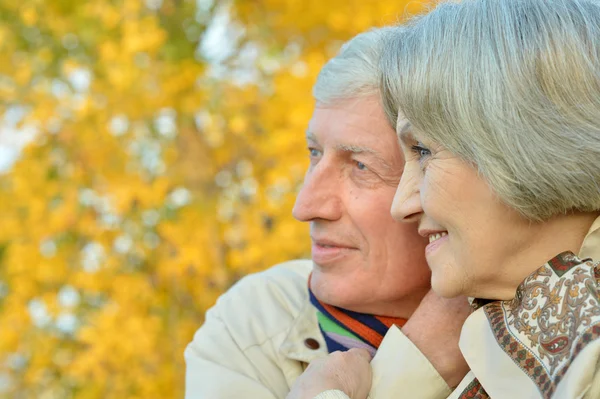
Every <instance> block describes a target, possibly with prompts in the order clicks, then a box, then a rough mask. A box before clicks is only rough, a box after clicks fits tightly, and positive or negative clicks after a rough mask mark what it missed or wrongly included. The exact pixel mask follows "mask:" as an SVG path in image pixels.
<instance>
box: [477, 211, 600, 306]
mask: <svg viewBox="0 0 600 399" xmlns="http://www.w3.org/2000/svg"><path fill="white" fill-rule="evenodd" d="M598 216H600V214H599V213H598V212H594V213H591V212H590V213H583V212H578V213H571V214H568V215H561V216H555V217H553V218H552V219H550V220H547V221H544V222H541V223H536V224H535V225H532V228H534V229H536V230H537V231H536V234H535V236H534V237H535V239H534V240H532V241H531V242H528V243H527V245H525V246H524V247H523V248H522V249H521V250H520V251H518V252H516V253H515V254H514V255H512V256H511V257H508V258H507V259H506V260H505V261H503V262H502V264H499V265H495V267H496V273H493V275H492V276H490V279H489V282H488V283H487V284H486V283H485V282H484V283H483V284H481V286H480V291H481V292H480V293H479V295H477V297H480V298H486V299H501V300H510V299H512V298H514V296H515V293H516V290H517V288H518V286H519V284H521V282H523V280H524V279H525V278H527V277H528V276H529V275H530V274H532V273H533V272H535V271H536V270H537V269H539V268H540V267H542V266H543V265H544V263H546V262H548V261H549V260H550V259H552V258H554V257H555V256H556V255H558V254H560V253H561V252H564V251H571V252H573V253H574V254H575V255H578V254H579V250H580V248H581V245H582V243H583V240H584V238H585V236H586V234H587V233H588V231H589V229H590V227H591V226H592V224H593V223H594V220H596V218H598ZM478 291H479V290H478Z"/></svg>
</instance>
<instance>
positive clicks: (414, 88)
mask: <svg viewBox="0 0 600 399" xmlns="http://www.w3.org/2000/svg"><path fill="white" fill-rule="evenodd" d="M366 35H367V36H365V37H377V39H376V41H375V43H377V45H373V42H371V45H370V46H368V47H367V48H368V49H369V52H370V53H371V54H372V55H373V57H372V58H371V61H370V65H371V66H372V68H373V69H374V70H375V71H376V72H375V74H376V75H378V76H379V74H380V75H381V76H380V78H381V79H374V80H371V81H370V82H374V83H373V84H371V85H366V86H364V87H361V84H346V85H344V84H342V85H338V86H336V85H326V86H325V87H326V88H327V89H326V90H324V91H323V93H327V94H323V97H322V98H319V96H320V94H319V90H318V89H317V88H318V87H319V82H317V87H316V88H315V94H316V96H317V107H316V110H315V114H314V116H313V120H312V121H311V123H310V125H309V134H308V142H309V151H310V157H311V166H310V168H309V171H308V173H307V181H306V185H305V187H304V189H303V192H301V193H300V195H299V197H298V203H297V205H296V208H295V216H296V217H297V218H299V219H301V220H306V221H310V222H311V234H312V236H313V261H314V264H315V265H314V269H313V272H312V275H311V277H310V285H309V286H308V288H310V289H308V288H307V287H306V285H308V284H307V283H306V279H308V278H309V277H308V273H309V270H307V271H306V272H305V274H304V275H303V279H304V280H302V279H298V284H297V285H298V287H299V288H298V289H299V291H298V293H299V294H298V296H297V297H296V299H294V300H290V302H292V303H293V304H294V305H295V306H297V307H294V306H291V305H289V304H287V303H286V304H285V306H286V310H287V311H290V314H292V313H294V309H298V308H302V309H308V313H310V314H312V315H313V316H311V317H313V319H312V323H313V324H312V325H313V330H310V329H309V328H308V326H309V324H310V323H307V324H306V326H307V328H306V330H305V331H306V332H307V333H308V335H312V334H315V335H314V338H313V339H314V340H315V345H314V346H316V345H320V346H321V348H320V349H323V347H324V346H326V347H327V349H328V350H327V351H329V352H332V351H335V350H336V349H342V350H346V349H350V348H352V349H350V350H348V351H344V352H335V353H333V354H331V355H328V356H325V357H322V356H314V357H313V358H312V359H304V360H313V361H312V362H311V364H310V366H309V367H308V368H307V369H306V371H304V373H302V374H301V373H300V372H297V373H286V372H285V369H284V368H283V367H280V368H279V370H281V373H283V374H285V375H286V376H291V378H290V377H286V378H287V379H286V380H285V381H286V383H288V386H284V384H281V385H282V388H281V391H275V390H274V389H272V388H271V387H270V386H268V382H267V380H268V378H266V377H265V375H264V374H261V370H262V366H263V364H265V363H267V361H262V362H260V361H258V362H256V363H254V374H252V373H249V372H248V373H247V374H246V375H244V377H245V378H246V379H245V381H248V382H249V383H250V382H252V384H255V385H256V386H261V387H267V388H266V389H267V390H268V391H265V392H271V394H272V396H267V394H266V393H265V394H262V396H261V393H259V391H255V392H256V393H255V394H254V393H252V392H251V391H246V392H242V391H240V392H239V396H235V395H234V396H227V394H226V393H225V394H223V395H221V396H219V395H218V393H220V392H226V391H225V390H221V391H219V389H221V388H218V387H216V385H218V383H215V385H213V387H215V388H214V390H213V391H204V392H208V394H207V396H204V393H203V391H201V390H198V391H197V392H199V395H198V396H194V394H195V392H193V391H191V390H190V388H189V387H190V386H192V384H194V381H195V380H196V379H201V378H202V377H201V376H199V374H201V371H202V369H196V371H195V372H194V369H193V368H192V367H191V366H193V365H194V363H193V362H200V361H201V360H200V359H206V356H204V355H203V354H202V351H203V350H204V352H207V351H208V349H202V348H204V347H205V346H207V345H208V344H209V342H208V341H207V340H206V339H205V341H204V342H202V341H201V340H202V339H203V337H206V336H207V335H206V332H203V329H206V328H207V326H208V325H209V323H211V318H210V317H207V323H206V325H205V326H204V327H202V328H201V329H200V330H199V332H198V334H197V335H196V338H195V341H194V342H193V343H192V344H191V345H190V348H188V351H187V353H186V355H187V359H188V376H187V377H188V379H187V381H188V396H189V397H215V398H219V397H256V398H260V397H285V395H286V394H287V395H288V397H289V398H313V397H318V398H348V397H349V398H353V399H360V398H366V397H367V395H368V394H369V392H370V397H371V398H376V397H381V398H393V397H394V398H395V397H408V398H444V397H450V398H486V397H493V398H597V397H600V374H599V373H598V371H599V370H600V368H599V364H600V363H599V362H600V339H598V338H600V297H599V292H600V285H599V279H600V267H598V265H597V263H594V261H593V260H590V259H586V258H588V257H589V258H592V259H600V220H599V219H598V217H599V216H600V5H599V4H598V2H596V1H594V0H465V1H464V2H462V3H457V4H454V3H451V4H442V5H440V6H438V7H437V8H436V9H435V10H434V11H433V12H432V13H430V14H428V15H427V16H424V17H421V18H419V19H415V20H413V21H411V22H410V23H409V24H407V26H405V27H401V28H390V29H384V30H380V31H373V32H370V33H367V34H366ZM368 35H370V36H368ZM357 39H358V38H357ZM357 39H355V40H357ZM351 45H352V42H350V45H349V46H348V47H347V48H346V49H345V50H344V51H343V52H342V53H341V54H340V56H338V58H343V55H344V52H348V51H350V50H351ZM350 54H354V53H352V52H351V51H350V53H349V54H348V55H350ZM357 54H359V55H358V57H357V59H362V60H364V59H365V57H363V54H364V53H362V54H361V53H360V52H359V53H357ZM334 61H335V59H334V60H333V61H332V62H331V63H330V64H328V66H331V67H334V66H335V64H336V63H335V62H334ZM355 64H357V63H356V62H351V65H353V66H356V65H355ZM326 70H327V66H326V67H325V68H324V72H323V74H322V76H323V78H327V77H328V75H327V74H326V73H325V72H326ZM356 71H362V69H359V68H357V69H355V70H352V71H349V70H348V69H347V68H346V67H342V69H340V70H338V71H337V72H335V70H334V72H333V75H336V76H337V75H341V76H352V78H351V79H350V82H352V83H356V76H357V75H356V74H355V73H353V72H356ZM360 74H361V75H362V76H365V75H367V74H365V73H363V72H361V73H360ZM330 88H331V89H330ZM331 93H335V94H333V95H331ZM337 93H340V94H337ZM348 93H352V94H351V95H348ZM379 97H381V98H382V100H381V102H380V100H379ZM380 104H383V105H384V109H385V113H386V115H387V116H388V119H389V120H390V121H392V122H393V123H394V124H395V125H396V130H397V133H398V136H399V139H400V148H401V150H398V152H395V151H396V149H397V147H395V146H394V149H392V148H390V147H392V144H396V143H397V142H396V141H395V138H394V139H393V140H392V139H390V140H387V141H386V140H385V137H388V136H386V134H385V133H384V132H386V130H385V129H383V128H384V127H387V126H386V125H385V124H384V123H383V124H380V125H378V124H377V123H376V122H375V121H376V120H379V121H384V120H385V118H384V116H383V115H384V114H383V113H382V108H381V105H380ZM327 122H329V123H327ZM338 127H339V128H338ZM388 129H389V128H388ZM387 131H389V130H387ZM342 132H343V133H344V134H342ZM391 134H392V137H395V136H393V131H392V132H391ZM375 137H376V139H375ZM392 141H393V143H392ZM380 143H381V145H380ZM401 171H403V172H402V173H401V176H400V173H399V172H401ZM394 172H396V173H398V174H397V175H395V174H394ZM398 180H400V182H399V184H398ZM396 187H397V190H396ZM388 188H391V189H388ZM394 191H395V192H396V193H395V197H394V200H393V204H392V201H391V198H392V197H393V195H394V194H393V192H394ZM389 192H392V194H388V193H389ZM385 194H388V196H387V197H386V196H385ZM383 198H385V199H386V200H385V201H384V200H383ZM363 201H364V202H363ZM366 203H368V204H370V205H371V206H370V207H369V206H367V205H365V204H366ZM361 205H363V207H362V208H361ZM383 206H387V208H386V212H387V211H388V210H389V208H390V206H391V209H392V214H393V215H394V218H395V219H396V220H397V221H398V224H394V222H392V221H391V220H388V221H387V223H388V224H386V225H385V229H384V227H383V226H384V224H383V223H384V221H385V220H387V219H385V218H384V213H383V210H382V209H381V207H383ZM365 210H366V211H365ZM378 226H381V227H380V228H378ZM411 229H412V230H411ZM415 230H416V231H417V232H418V234H419V236H421V237H424V239H426V240H427V242H426V243H423V241H419V239H418V238H415V236H414V231H415ZM387 234H389V236H388V235H387ZM328 235H330V237H329V238H328V237H327V236H328ZM402 243H406V244H405V246H404V247H402ZM423 255H424V256H425V257H426V260H427V263H428V265H429V268H430V270H431V285H432V288H433V291H434V292H435V294H437V295H439V296H442V297H448V298H458V299H452V300H449V301H448V302H442V301H443V300H442V299H439V297H437V296H435V294H432V293H428V294H426V295H425V296H423V295H424V293H425V291H426V289H427V284H426V283H423V284H421V285H420V284H419V281H420V280H419V279H421V278H422V277H423V276H425V277H427V269H425V272H423V270H424V269H423V268H422V266H423V263H422V258H421V257H422V256H423ZM346 261H347V263H346ZM283 267H284V266H280V267H279V268H283ZM279 268H275V269H273V270H272V271H268V272H265V273H263V274H262V275H258V276H255V277H252V278H249V279H248V280H246V281H250V279H253V280H254V281H257V283H256V285H255V286H253V287H252V286H250V285H251V284H250V283H248V282H241V283H240V284H238V287H236V288H234V289H232V291H230V293H228V294H226V295H225V296H224V297H223V298H222V300H221V301H220V302H219V303H218V304H217V306H216V308H215V310H213V313H214V314H216V313H217V309H219V307H221V308H222V309H223V312H232V311H234V308H235V306H230V307H229V308H224V306H223V304H224V303H226V302H227V301H228V300H227V298H231V297H232V296H233V295H235V294H234V292H235V291H236V290H241V289H242V286H244V287H248V286H250V287H249V288H248V291H251V292H252V290H255V292H256V293H258V291H259V290H265V285H266V284H267V283H263V282H264V281H267V282H273V284H275V285H277V284H279V282H280V281H283V280H285V278H280V277H279V275H280V274H277V273H278V272H276V271H275V270H279ZM291 269H292V268H291V267H288V268H287V269H286V270H291ZM421 273H422V274H421ZM276 274H277V277H271V276H275V275H276ZM390 279H393V280H394V281H389V280H390ZM286 281H287V280H286ZM289 281H291V279H289ZM302 281H303V282H304V284H303V283H302ZM261 284H263V285H261ZM391 287H396V288H395V289H392V288H391ZM302 288H304V289H305V290H307V291H308V294H305V295H304V296H302V295H300V290H302ZM269 292H272V294H271V295H270V296H269V298H265V303H279V304H282V303H283V302H285V301H286V300H288V299H289V298H292V295H291V294H290V290H287V289H286V288H285V287H284V288H282V290H280V291H279V290H277V289H275V288H273V289H269ZM248 295H249V294H248ZM464 296H468V297H471V298H472V299H473V307H474V309H475V310H474V311H473V312H472V313H471V314H470V315H469V316H468V318H467V319H466V321H464V316H465V312H464V308H463V307H462V306H463V304H462V303H461V298H463V297H464ZM421 298H424V299H423V300H422V302H421V304H420V305H418V301H419V300H420V299H421ZM430 298H434V299H435V301H434V300H431V301H429V299H430ZM415 299H416V300H415ZM230 301H233V300H230ZM241 301H243V299H241V300H240V301H239V302H241ZM308 301H310V303H311V304H312V307H304V306H305V305H306V303H308ZM436 301H437V305H438V306H433V305H431V303H432V302H436ZM440 303H443V305H444V306H439V304H440ZM240 306H241V305H240ZM246 306H248V307H253V306H264V303H249V304H246ZM281 306H284V305H281ZM445 307H446V308H447V309H453V312H454V314H452V315H451V316H452V317H446V319H438V320H437V321H432V320H430V319H429V320H428V318H427V317H424V316H423V315H431V312H432V311H435V310H438V311H439V312H438V313H439V314H446V316H448V315H449V312H450V311H449V310H444V308H445ZM440 309H441V310H440ZM262 310H263V312H265V313H266V312H269V310H268V309H267V308H266V307H265V308H264V309H262ZM263 312H260V311H257V313H256V314H255V316H254V317H255V319H254V320H252V321H251V322H248V324H247V325H246V326H244V328H247V330H245V331H235V334H236V336H237V337H241V336H244V337H248V336H251V335H252V334H254V333H255V332H257V331H260V332H262V331H264V330H267V327H268V328H270V329H271V330H269V331H273V332H275V331H278V332H279V333H281V334H282V335H286V337H287V336H289V335H288V333H289V331H292V330H293V329H291V328H290V327H289V325H288V324H287V323H288V322H287V319H285V321H281V320H279V321H278V322H272V323H271V322H270V320H269V317H267V316H266V315H265V313H263ZM222 314H224V313H222ZM273 314H274V313H273ZM217 316H218V315H217ZM217 316H215V320H217V319H218V317H217ZM258 316H261V317H262V318H259V317H258ZM228 317H230V318H231V317H235V314H233V313H232V314H231V315H229V316H228ZM249 317H250V316H249ZM290 317H291V318H292V319H294V321H295V320H297V318H294V316H290ZM406 318H408V321H407V322H406V324H404V327H402V331H401V330H400V329H399V328H397V326H402V325H403V323H404V319H406ZM280 319H281V318H280ZM294 321H291V323H292V324H293V323H294ZM421 321H422V322H421ZM417 322H421V323H420V324H418V328H417V327H416V326H417ZM449 322H454V324H450V323H449ZM457 322H458V324H461V325H462V324H463V322H464V326H462V334H461V338H460V350H461V353H462V355H463V356H464V358H465V359H466V362H467V364H468V368H469V371H468V373H467V369H466V368H464V364H463V363H462V359H461V357H460V356H457V355H456V353H455V352H454V351H455V349H456V340H455V339H456V337H457V335H456V330H455V329H454V328H453V325H455V324H456V323H457ZM412 323H414V324H412ZM213 324H214V323H213ZM232 326H233V325H232ZM314 326H318V327H314ZM235 327H242V326H240V325H235ZM317 328H318V330H317ZM411 328H414V329H413V330H411ZM215 331H217V330H216V329H215ZM309 331H311V332H310V333H309ZM315 331H316V332H315ZM230 333H231V330H230ZM317 333H320V336H317V335H318V334H317ZM302 337H304V336H303V335H302V334H299V335H296V336H294V337H293V340H295V342H297V343H299V342H300V341H301V339H302ZM382 337H384V338H383V339H382ZM423 337H425V339H423V340H422V338H423ZM427 337H429V339H427ZM431 337H433V338H431ZM199 338H200V342H198V341H199ZM241 339H242V338H239V340H240V341H241ZM411 340H412V341H411ZM255 341H256V342H254V344H251V343H250V341H249V340H246V341H244V343H245V344H247V345H245V346H243V345H241V344H240V342H236V343H237V344H238V351H239V355H240V356H245V358H246V361H247V362H250V363H252V359H251V358H250V357H249V355H248V354H247V353H250V352H252V353H257V352H256V351H258V352H260V353H262V355H264V356H265V357H267V358H268V357H269V356H271V358H273V356H275V357H276V356H278V355H281V353H282V346H281V345H279V343H276V344H273V345H275V348H274V347H273V346H271V343H270V342H272V340H271V341H269V339H263V340H262V341H260V340H259V339H256V340H255ZM259 341H260V342H259ZM439 341H442V342H443V343H444V347H445V348H446V350H440V349H439ZM267 342H269V343H267ZM311 342H312V341H311ZM323 343H325V345H323ZM249 345H250V346H249ZM277 346H279V347H278V348H276V347H277ZM298 346H299V345H298ZM251 347H252V348H251ZM361 348H364V349H361ZM417 349H419V350H420V351H419V350H417ZM323 352H325V351H323ZM266 353H268V354H271V353H274V355H266ZM373 353H375V357H374V358H373V360H372V361H371V362H369V361H370V360H371V356H372V354H373ZM203 356H204V357H203ZM212 356H213V358H212V359H218V353H217V352H215V353H213V355H212ZM221 356H222V357H227V354H225V353H221ZM426 359H428V360H429V361H428V360H426ZM261 360H262V359H261ZM299 360H303V359H299ZM202 361H205V360H202ZM214 363H216V364H219V365H222V366H216V365H215V366H214V367H215V368H211V367H213V366H212V363H211V364H210V367H209V363H206V362H205V363H202V364H203V365H204V366H205V369H204V370H206V372H207V373H208V374H210V375H212V376H218V375H223V376H224V375H225V374H219V373H220V372H219V370H218V368H217V367H222V368H221V370H223V373H224V372H225V371H224V370H225V369H227V370H230V369H232V368H233V369H235V368H236V367H237V366H236V363H235V362H231V363H227V362H224V361H221V363H217V362H216V360H215V361H214ZM198 364H200V363H198ZM411 365H413V367H412V368H411V367H410V366H411ZM200 367H201V366H200ZM300 369H302V367H300ZM297 370H298V369H297ZM448 370H453V372H448ZM300 374H301V375H300ZM463 377H464V378H463ZM215 378H216V377H215ZM223 378H226V377H223ZM442 378H444V379H445V380H446V381H447V384H448V386H445V385H444V386H442V384H440V385H439V388H436V387H435V385H436V384H437V383H439V382H440V380H441V379H442ZM230 381H234V380H230ZM456 386H457V387H456ZM449 387H452V388H454V387H456V389H454V390H453V392H450V389H449ZM199 389H201V388H199ZM286 389H287V390H289V389H291V392H289V394H288V393H287V392H285V391H286ZM213 393H215V394H213ZM278 395H279V396H278Z"/></svg>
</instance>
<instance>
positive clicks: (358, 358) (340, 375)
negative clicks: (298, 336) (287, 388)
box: [287, 349, 372, 399]
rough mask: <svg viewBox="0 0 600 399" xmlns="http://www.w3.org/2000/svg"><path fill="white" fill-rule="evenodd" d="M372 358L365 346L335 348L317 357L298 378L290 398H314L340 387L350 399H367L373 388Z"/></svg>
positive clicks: (288, 397) (289, 395)
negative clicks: (344, 349)
mask: <svg viewBox="0 0 600 399" xmlns="http://www.w3.org/2000/svg"><path fill="white" fill-rule="evenodd" d="M370 361H371V355H370V354H369V352H368V351H366V350H365V349H350V350H349V351H347V352H333V353H331V354H329V355H328V356H327V357H323V358H320V359H316V360H313V361H312V362H311V363H310V364H309V366H308V368H307V369H306V370H305V371H304V373H302V375H301V376H300V377H298V379H297V380H296V381H295V382H294V385H293V386H292V390H291V392H290V393H289V394H288V396H287V399H313V398H314V397H315V396H317V395H318V394H320V393H321V392H324V391H327V390H329V389H339V390H340V391H343V392H344V393H345V394H346V395H348V396H349V397H350V399H366V397H367V395H368V394H369V391H370V390H371V380H372V373H371V364H370Z"/></svg>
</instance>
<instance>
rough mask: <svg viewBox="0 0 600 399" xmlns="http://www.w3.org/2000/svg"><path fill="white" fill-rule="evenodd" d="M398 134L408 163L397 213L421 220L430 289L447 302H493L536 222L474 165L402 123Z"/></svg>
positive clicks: (529, 241) (402, 217) (394, 212)
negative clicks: (503, 197)
mask: <svg viewBox="0 0 600 399" xmlns="http://www.w3.org/2000/svg"><path fill="white" fill-rule="evenodd" d="M398 132H400V141H401V145H402V150H403V153H404V156H405V159H406V165H405V168H404V173H403V175H402V179H401V181H400V184H399V186H398V190H397V191H396V195H395V197H394V202H393V204H392V215H393V216H394V218H396V219H397V220H402V221H407V222H416V223H418V231H419V234H420V235H422V236H424V237H426V238H428V240H429V244H428V245H427V247H426V248H425V256H426V259H427V263H428V264H429V267H430V268H431V272H432V277H431V278H432V281H431V285H432V288H433V289H434V291H435V292H436V293H438V294H439V295H441V296H445V297H455V296H459V295H467V296H473V297H483V298H490V296H489V294H490V292H497V291H496V288H497V284H498V282H500V281H505V280H507V278H506V277H507V276H506V275H505V274H506V273H507V271H508V270H510V269H512V268H511V267H504V266H508V265H512V264H514V263H515V259H516V258H518V257H519V254H520V253H522V252H523V251H524V250H526V249H527V248H528V247H530V246H531V245H532V244H533V243H534V242H535V238H536V234H537V232H538V225H537V224H532V223H530V222H529V221H527V220H526V219H525V218H523V217H522V216H520V215H519V214H518V213H517V212H516V211H514V210H512V209H511V208H509V207H508V206H506V205H505V204H504V203H502V202H501V201H500V200H499V199H498V198H497V196H496V195H495V194H494V192H493V191H492V190H491V188H490V187H489V185H488V184H487V182H486V181H485V180H484V179H483V178H482V177H481V176H479V174H478V172H477V170H476V168H475V167H473V166H472V165H470V164H468V163H467V162H465V161H463V160H462V159H460V158H458V157H457V156H455V155H454V154H452V153H450V152H449V151H448V150H446V149H445V148H444V147H443V146H441V145H439V144H436V143H433V142H431V141H428V140H426V139H424V138H423V137H420V136H419V134H418V133H417V132H414V131H413V130H412V129H411V128H410V124H409V123H408V121H406V120H402V119H400V120H399V122H398ZM503 273H504V274H503ZM508 280H510V278H509V279H508ZM515 288H516V287H515ZM509 297H510V296H509ZM498 299H503V298H498ZM507 299H508V298H507Z"/></svg>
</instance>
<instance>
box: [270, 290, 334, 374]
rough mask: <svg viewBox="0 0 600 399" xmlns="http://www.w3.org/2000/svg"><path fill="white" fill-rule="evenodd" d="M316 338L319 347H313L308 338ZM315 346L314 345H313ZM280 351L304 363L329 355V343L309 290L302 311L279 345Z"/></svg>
mask: <svg viewBox="0 0 600 399" xmlns="http://www.w3.org/2000/svg"><path fill="white" fill-rule="evenodd" d="M311 339H312V340H315V341H316V342H317V343H318V344H319V347H318V348H316V349H311V348H310V347H309V346H310V345H307V344H306V342H307V340H311ZM313 347H314V345H313ZM279 352H280V353H281V354H283V355H284V356H285V357H287V358H289V359H292V360H297V361H300V362H303V363H310V362H311V361H312V360H314V359H316V358H318V357H322V356H326V355H327V353H328V352H327V345H326V344H325V339H324V338H323V335H322V334H321V330H320V329H319V322H318V320H317V311H316V309H315V308H314V306H312V305H311V303H310V301H309V300H308V292H307V294H306V299H305V301H304V306H303V307H302V309H301V311H300V313H299V314H298V316H297V317H296V319H295V320H294V322H293V323H292V326H291V328H290V330H289V332H288V334H287V336H286V337H285V339H284V340H283V343H282V344H281V346H280V347H279Z"/></svg>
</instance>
